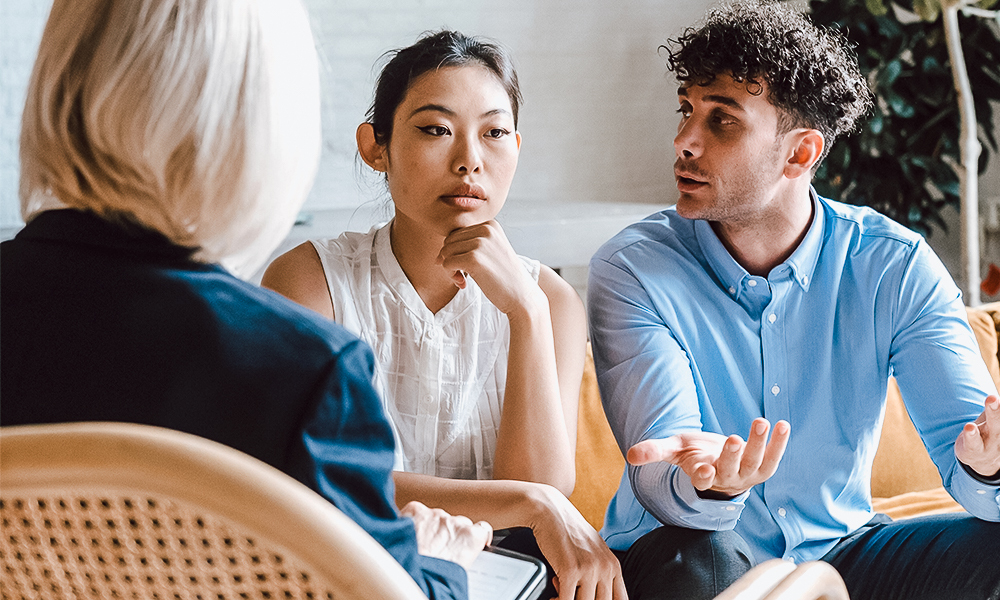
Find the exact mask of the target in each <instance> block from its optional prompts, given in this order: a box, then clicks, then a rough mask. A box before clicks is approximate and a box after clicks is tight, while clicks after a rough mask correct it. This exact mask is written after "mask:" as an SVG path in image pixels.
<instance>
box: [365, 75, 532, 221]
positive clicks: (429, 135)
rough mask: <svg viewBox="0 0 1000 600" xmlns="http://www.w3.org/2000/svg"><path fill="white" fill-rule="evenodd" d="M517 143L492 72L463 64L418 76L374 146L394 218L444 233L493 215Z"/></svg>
mask: <svg viewBox="0 0 1000 600" xmlns="http://www.w3.org/2000/svg"><path fill="white" fill-rule="evenodd" d="M520 146H521V138H520V135H519V134H518V133H517V132H516V131H515V130H514V117H513V114H512V112H511V104H510V98H509V97H508V96H507V91H506V90H505V89H504V87H503V85H502V84H501V83H500V80H499V79H498V78H497V77H496V76H495V75H494V74H493V73H492V72H491V71H489V70H488V69H486V68H485V67H482V66H479V65H469V66H457V67H444V68H441V69H437V70H434V71H428V72H427V73H424V74H423V75H421V76H419V77H418V78H417V79H415V80H414V81H413V82H412V83H411V85H410V88H409V90H407V92H406V95H405V96H404V98H403V101H402V102H401V103H400V105H399V106H398V107H397V108H396V112H395V114H394V116H393V127H392V137H391V139H390V140H389V144H388V148H385V147H380V150H381V153H382V158H383V163H382V167H383V168H382V169H380V170H384V171H385V173H386V178H387V180H388V183H389V193H390V195H391V196H392V201H393V203H394V204H395V207H396V221H397V223H400V224H406V225H415V226H418V228H420V229H426V230H429V231H430V232H433V233H434V234H437V235H440V236H442V237H443V236H446V235H448V233H450V232H451V231H453V230H455V229H457V228H459V227H467V226H469V225H475V224H478V223H482V222H484V221H488V220H490V219H492V218H493V217H495V216H496V214H497V213H498V212H499V211H500V208H501V207H502V206H503V203H504V201H505V200H506V199H507V191H508V190H509V189H510V182H511V180H512V179H513V178H514V171H515V169H516V168H517V156H518V152H519V150H520ZM376 168H379V167H378V166H376ZM401 221H405V223H401Z"/></svg>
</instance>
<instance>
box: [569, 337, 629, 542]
mask: <svg viewBox="0 0 1000 600" xmlns="http://www.w3.org/2000/svg"><path fill="white" fill-rule="evenodd" d="M624 469H625V459H624V458H623V457H622V454H621V451H620V450H618V443H617V442H615V436H614V434H613V433H611V426H610V425H608V419H607V417H606V416H605V415H604V407H603V406H601V395H600V393H599V392H598V389H597V375H596V373H595V372H594V355H593V354H592V353H591V349H590V344H589V343H588V344H587V359H586V363H584V369H583V384H582V386H581V387H580V417H579V425H578V431H577V435H576V487H575V488H574V489H573V494H572V495H570V497H569V499H570V502H572V503H573V505H574V506H576V508H577V509H578V510H579V511H580V513H581V514H582V515H583V516H584V518H586V519H587V521H588V522H589V523H590V524H591V525H593V527H594V529H600V528H601V527H602V526H603V525H604V511H605V510H606V509H607V507H608V502H610V501H611V497H612V496H613V495H614V494H615V491H616V490H617V489H618V483H619V481H621V477H622V471H624Z"/></svg>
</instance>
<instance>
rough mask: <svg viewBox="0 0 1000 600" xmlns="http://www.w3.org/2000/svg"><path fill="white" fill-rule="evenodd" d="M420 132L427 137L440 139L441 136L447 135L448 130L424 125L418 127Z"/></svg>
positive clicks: (438, 126) (437, 126)
mask: <svg viewBox="0 0 1000 600" xmlns="http://www.w3.org/2000/svg"><path fill="white" fill-rule="evenodd" d="M417 129H419V130H420V131H423V132H424V133H426V134H427V135H433V136H435V137H441V136H443V135H448V128H447V127H442V126H440V125H425V126H423V127H418V128H417Z"/></svg>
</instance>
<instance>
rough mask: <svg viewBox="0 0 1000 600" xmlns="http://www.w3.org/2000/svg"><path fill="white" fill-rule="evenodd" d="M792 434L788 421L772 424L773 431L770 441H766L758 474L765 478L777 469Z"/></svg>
mask: <svg viewBox="0 0 1000 600" xmlns="http://www.w3.org/2000/svg"><path fill="white" fill-rule="evenodd" d="M791 434H792V426H791V425H789V424H788V421H778V422H777V423H775V424H774V433H772V434H771V441H770V442H768V444H767V448H766V449H765V450H764V459H763V460H762V461H761V463H760V469H759V471H760V474H761V475H762V476H763V477H764V479H767V478H768V477H770V476H771V475H774V472H775V471H777V470H778V463H779V462H781V457H782V456H783V455H784V454H785V447H786V446H788V438H789V437H790V436H791Z"/></svg>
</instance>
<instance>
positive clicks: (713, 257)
mask: <svg viewBox="0 0 1000 600" xmlns="http://www.w3.org/2000/svg"><path fill="white" fill-rule="evenodd" d="M809 200H810V202H812V205H813V216H812V222H811V223H810V224H809V229H808V230H807V231H806V235H805V237H804V238H802V241H801V242H800V243H799V245H798V247H797V248H796V249H795V251H794V252H792V254H791V256H789V257H788V258H787V259H786V260H785V261H784V262H783V263H782V264H780V265H778V266H777V267H775V268H774V269H772V270H771V273H770V275H771V276H776V275H778V274H780V273H781V272H782V271H783V270H785V269H788V270H790V271H791V273H792V279H793V280H794V281H795V282H796V283H798V284H799V286H800V287H801V288H802V290H803V291H805V292H808V291H809V286H810V285H811V284H812V279H813V273H814V272H815V270H816V264H817V262H819V252H820V249H821V248H822V246H823V237H824V236H823V228H824V226H825V219H826V217H825V215H824V210H823V203H822V202H820V199H819V196H818V195H817V194H816V190H815V189H814V188H813V187H812V186H810V187H809ZM694 233H695V238H696V239H697V240H698V245H699V246H700V247H701V251H702V252H703V253H704V255H705V258H706V259H707V260H708V264H709V265H710V266H711V268H712V271H714V272H715V276H716V277H717V278H718V279H719V281H720V282H721V284H722V286H723V287H724V288H726V289H727V290H728V291H729V293H730V294H732V295H733V297H734V298H737V299H738V298H739V296H740V292H741V290H742V288H743V282H744V280H746V279H748V278H750V277H751V275H750V274H749V273H748V272H747V271H746V269H744V268H743V267H742V266H740V264H739V263H738V262H736V259H734V258H733V257H732V255H730V254H729V251H728V250H726V247H725V246H724V245H723V244H722V240H720V239H719V236H717V235H716V234H715V230H713V229H712V225H711V223H709V222H708V221H705V220H701V219H699V220H696V221H695V222H694Z"/></svg>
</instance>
